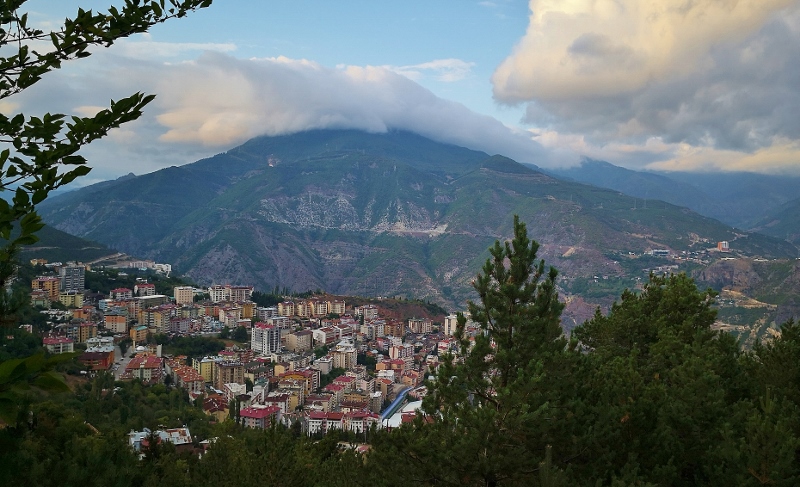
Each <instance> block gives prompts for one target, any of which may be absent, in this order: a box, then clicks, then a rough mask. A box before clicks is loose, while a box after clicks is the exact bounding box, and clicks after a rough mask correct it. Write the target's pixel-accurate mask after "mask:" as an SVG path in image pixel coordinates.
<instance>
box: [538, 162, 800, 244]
mask: <svg viewBox="0 0 800 487" xmlns="http://www.w3.org/2000/svg"><path fill="white" fill-rule="evenodd" d="M546 172H548V174H551V175H554V176H556V177H560V178H563V179H570V180H574V181H578V182H582V183H587V184H593V185H596V186H599V187H601V188H609V189H614V190H616V191H620V192H623V193H625V194H629V195H631V196H636V197H638V198H642V200H643V201H642V202H641V204H644V203H645V201H644V200H662V201H667V202H669V203H673V204H676V205H679V206H686V207H687V208H690V209H692V210H694V211H696V212H698V213H700V214H701V215H705V216H709V217H712V218H716V219H717V220H720V221H721V222H724V223H727V224H728V225H731V226H734V227H737V228H742V229H745V230H751V229H752V230H755V231H760V232H761V233H764V234H766V235H772V236H774V237H778V238H783V239H788V240H790V241H793V242H795V243H798V242H799V241H800V240H798V239H799V238H800V233H799V232H798V231H797V229H798V228H800V226H798V225H797V223H799V222H798V221H797V220H795V221H794V224H791V223H789V221H790V220H791V215H792V213H791V211H790V209H791V208H800V189H798V188H800V177H796V176H785V175H768V174H756V173H746V172H715V173H702V172H700V173H698V172H644V171H633V170H630V169H625V168H623V167H619V166H615V165H613V164H610V163H608V162H605V161H596V160H591V159H584V160H583V161H582V162H581V164H580V165H577V166H573V167H570V168H566V169H550V170H547V171H546ZM787 210H788V211H787ZM784 212H785V213H784ZM776 219H777V220H779V221H781V222H786V227H785V228H784V226H782V225H781V226H779V225H777V223H773V224H771V225H770V222H772V221H774V220H776Z"/></svg>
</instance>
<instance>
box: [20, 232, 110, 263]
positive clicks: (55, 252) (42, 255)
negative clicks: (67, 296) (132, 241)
mask: <svg viewBox="0 0 800 487" xmlns="http://www.w3.org/2000/svg"><path fill="white" fill-rule="evenodd" d="M36 236H37V237H39V241H38V242H36V243H35V244H33V245H30V246H25V247H22V249H21V251H20V259H22V260H28V259H45V260H47V261H48V262H67V261H70V260H78V261H81V262H91V261H93V260H95V259H99V258H102V257H105V256H108V255H112V254H115V253H116V251H114V250H112V249H110V248H108V247H106V246H105V245H103V244H101V243H98V242H93V241H90V240H86V239H83V238H80V237H76V236H73V235H70V234H68V233H65V232H62V231H61V230H58V229H56V228H53V227H52V226H49V225H46V226H45V227H44V228H42V229H41V230H39V232H37V234H36Z"/></svg>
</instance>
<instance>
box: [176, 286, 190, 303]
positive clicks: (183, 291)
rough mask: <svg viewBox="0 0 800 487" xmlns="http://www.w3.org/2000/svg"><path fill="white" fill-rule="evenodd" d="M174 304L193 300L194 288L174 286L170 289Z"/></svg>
mask: <svg viewBox="0 0 800 487" xmlns="http://www.w3.org/2000/svg"><path fill="white" fill-rule="evenodd" d="M172 295H173V297H174V298H175V304H177V305H184V304H192V303H193V302H194V288H193V287H192V286H175V287H174V288H173V289H172Z"/></svg>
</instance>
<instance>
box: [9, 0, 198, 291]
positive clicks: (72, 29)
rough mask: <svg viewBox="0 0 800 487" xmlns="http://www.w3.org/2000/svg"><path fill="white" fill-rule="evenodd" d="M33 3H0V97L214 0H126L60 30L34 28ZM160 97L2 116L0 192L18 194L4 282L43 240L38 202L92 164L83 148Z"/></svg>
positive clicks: (83, 13)
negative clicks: (27, 9)
mask: <svg viewBox="0 0 800 487" xmlns="http://www.w3.org/2000/svg"><path fill="white" fill-rule="evenodd" d="M26 1H27V0H11V1H7V2H3V3H2V5H0V100H2V99H6V98H8V97H11V96H13V95H15V94H18V93H20V92H22V91H24V90H25V89H28V88H30V87H31V86H33V85H34V84H35V83H36V82H38V81H39V80H40V79H41V78H42V76H44V75H45V74H47V73H48V72H50V71H53V70H55V69H59V68H60V67H61V65H62V63H63V62H66V61H70V60H75V59H80V58H85V57H88V56H90V55H91V51H90V48H92V47H95V46H102V47H108V46H111V45H112V44H113V43H114V42H115V41H116V40H118V39H121V38H125V37H128V36H130V35H133V34H137V33H143V32H146V31H147V30H148V29H149V28H150V27H152V26H154V25H156V24H159V23H161V22H164V21H166V20H169V19H171V18H178V17H183V16H185V15H186V14H187V13H189V12H191V11H194V10H197V9H199V8H205V7H208V6H209V5H210V4H211V0H169V1H168V2H167V1H165V0H159V1H150V2H142V1H139V0H125V2H124V4H123V5H122V6H121V7H120V8H117V7H114V6H112V7H110V8H109V9H108V11H107V12H93V11H92V10H83V9H79V10H78V12H77V14H76V16H75V17H74V18H72V19H69V18H68V19H65V21H64V23H63V25H62V26H61V27H60V28H58V29H55V30H52V31H48V32H45V31H43V30H40V29H37V28H34V27H31V26H30V25H29V23H28V14H27V13H24V12H21V11H20V10H21V8H22V7H23V5H24V4H25V2H26ZM153 98H154V95H145V94H142V93H135V94H133V95H131V96H129V97H127V98H123V99H121V100H117V101H113V100H112V101H111V104H110V106H109V108H107V109H104V110H101V111H100V112H98V113H97V114H95V115H94V116H90V117H77V116H67V115H64V114H58V113H57V114H51V113H45V114H44V115H41V116H26V115H24V114H16V115H12V116H9V115H7V114H0V142H2V143H5V144H6V146H7V147H6V148H5V149H3V150H2V151H0V193H6V192H11V193H12V194H11V195H9V197H7V198H0V239H2V240H4V241H6V242H7V243H6V244H5V245H4V246H3V247H2V248H0V287H3V286H5V285H6V284H7V283H8V281H9V279H10V278H11V277H12V276H13V265H11V263H12V262H13V260H14V258H15V256H16V254H17V252H18V250H19V247H20V246H22V245H30V244H32V243H35V242H36V241H37V237H36V235H35V234H36V232H37V231H38V230H40V229H41V228H42V226H43V223H42V221H41V218H40V217H39V215H38V214H37V213H36V205H38V204H39V203H41V202H42V201H44V200H45V199H46V198H47V196H48V194H49V193H50V192H51V191H53V190H55V189H57V188H59V187H61V186H63V185H66V184H69V183H70V182H72V181H74V180H75V179H77V178H79V177H81V176H85V175H86V174H88V173H89V171H90V170H91V168H90V167H89V166H88V165H87V161H86V159H85V158H83V157H82V156H80V155H78V151H79V150H80V149H81V147H82V146H84V145H86V144H88V143H90V142H92V141H94V140H97V139H99V138H101V137H103V136H105V135H106V134H107V133H108V131H109V130H111V129H113V128H116V127H119V126H120V125H122V124H124V123H126V122H130V121H132V120H136V119H137V118H139V117H140V116H141V115H142V109H143V108H144V107H145V105H147V104H148V103H150V102H151V101H152V100H153ZM0 196H3V195H2V194H0Z"/></svg>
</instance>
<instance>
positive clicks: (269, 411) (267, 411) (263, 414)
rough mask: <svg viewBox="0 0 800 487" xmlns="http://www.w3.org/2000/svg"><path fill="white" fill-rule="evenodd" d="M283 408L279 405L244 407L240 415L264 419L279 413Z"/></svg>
mask: <svg viewBox="0 0 800 487" xmlns="http://www.w3.org/2000/svg"><path fill="white" fill-rule="evenodd" d="M280 410H281V408H279V407H278V406H267V407H264V408H243V409H242V410H241V411H239V415H240V416H241V417H243V418H251V419H264V418H268V417H270V416H273V415H275V414H277V413H279V412H280Z"/></svg>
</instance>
